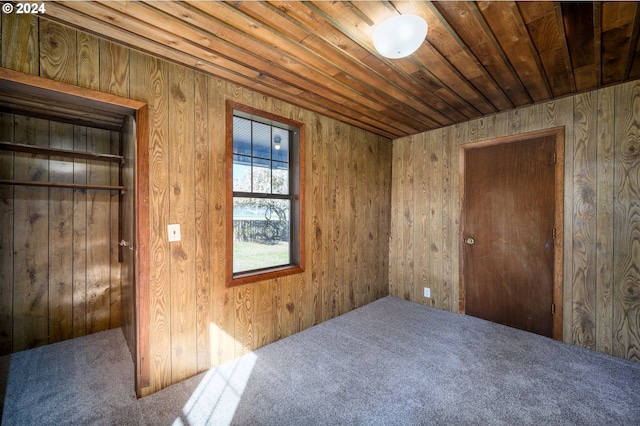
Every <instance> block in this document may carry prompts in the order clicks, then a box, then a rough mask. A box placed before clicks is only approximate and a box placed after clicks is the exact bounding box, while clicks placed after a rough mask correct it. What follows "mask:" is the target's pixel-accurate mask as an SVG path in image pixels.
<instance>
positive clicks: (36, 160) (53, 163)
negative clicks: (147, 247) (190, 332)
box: [0, 113, 121, 355]
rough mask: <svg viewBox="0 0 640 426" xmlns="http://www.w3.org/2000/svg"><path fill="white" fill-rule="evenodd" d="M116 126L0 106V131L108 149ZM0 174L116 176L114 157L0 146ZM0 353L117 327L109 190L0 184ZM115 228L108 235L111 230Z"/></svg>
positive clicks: (17, 138)
mask: <svg viewBox="0 0 640 426" xmlns="http://www.w3.org/2000/svg"><path fill="white" fill-rule="evenodd" d="M119 139H120V136H119V134H118V133H117V132H111V131H108V130H101V129H94V128H89V127H84V126H76V125H72V124H65V123H58V122H55V121H48V120H43V119H38V118H31V117H24V116H21V115H14V114H5V113H0V140H2V141H5V142H14V143H19V144H25V145H36V146H39V147H45V148H46V147H51V148H64V149H70V150H75V151H91V152H98V153H105V154H118V151H119V145H120V140H119ZM0 164H1V167H0V178H2V179H10V180H27V181H31V180H35V181H41V182H47V181H51V182H60V183H86V184H97V185H118V173H119V172H118V166H117V165H116V166H115V167H114V166H112V164H111V163H105V162H99V161H87V160H73V159H69V158H64V157H55V156H51V157H49V156H47V155H32V154H21V153H13V152H8V151H0ZM0 206H2V207H1V208H0V300H1V302H0V355H5V354H9V353H13V352H18V351H22V350H25V349H30V348H34V347H37V346H41V345H45V344H48V343H55V342H60V341H62V340H66V339H71V338H73V337H79V336H84V335H86V334H91V333H95V332H98V331H104V330H108V329H111V328H116V327H119V326H120V304H121V298H120V264H119V263H118V252H117V249H116V248H117V238H118V233H117V229H118V192H117V191H102V190H100V191H98V190H81V189H67V188H46V187H29V186H20V185H17V186H11V185H0ZM114 232H115V234H114Z"/></svg>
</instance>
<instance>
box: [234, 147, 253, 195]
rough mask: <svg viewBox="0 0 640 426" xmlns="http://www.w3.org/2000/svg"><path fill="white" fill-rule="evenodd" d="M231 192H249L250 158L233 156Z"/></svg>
mask: <svg viewBox="0 0 640 426" xmlns="http://www.w3.org/2000/svg"><path fill="white" fill-rule="evenodd" d="M233 190H234V191H241V192H251V157H245V156H243V155H234V156H233Z"/></svg>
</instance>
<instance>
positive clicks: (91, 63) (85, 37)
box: [76, 31, 100, 90]
mask: <svg viewBox="0 0 640 426" xmlns="http://www.w3.org/2000/svg"><path fill="white" fill-rule="evenodd" d="M76 40H77V41H76V47H77V49H78V51H77V59H76V61H77V66H78V86H81V87H86V88H88V89H94V90H98V89H99V88H100V77H99V72H100V70H99V65H100V46H99V40H98V38H97V37H95V36H93V35H90V34H87V33H84V32H81V31H79V32H78V33H77V35H76Z"/></svg>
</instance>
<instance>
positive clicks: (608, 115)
mask: <svg viewBox="0 0 640 426" xmlns="http://www.w3.org/2000/svg"><path fill="white" fill-rule="evenodd" d="M614 99H615V89H614V88H607V89H603V90H601V91H599V92H598V107H597V114H598V116H597V128H598V134H597V138H598V147H597V163H596V168H597V169H596V175H597V185H596V206H597V207H596V226H597V228H596V239H597V242H596V264H595V268H596V292H597V294H596V305H595V306H596V308H597V312H596V318H595V322H596V349H597V350H598V351H600V352H603V353H606V354H611V348H612V339H613V330H612V323H613V296H614V295H613V259H614V257H613V254H614V251H613V235H614V233H613V232H614V226H613V225H614V224H613V199H614V193H613V176H614V174H613V165H614V138H615V119H614Z"/></svg>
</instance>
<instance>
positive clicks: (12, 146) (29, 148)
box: [0, 141, 124, 164]
mask: <svg viewBox="0 0 640 426" xmlns="http://www.w3.org/2000/svg"><path fill="white" fill-rule="evenodd" d="M0 150H4V151H13V152H26V153H29V154H37V155H49V156H56V157H69V158H79V159H83V160H95V161H109V162H112V163H120V164H124V157H123V156H121V155H112V154H95V153H93V152H83V151H73V150H70V149H61V148H44V147H39V146H35V145H25V144H20V143H13V142H4V141H0Z"/></svg>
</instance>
